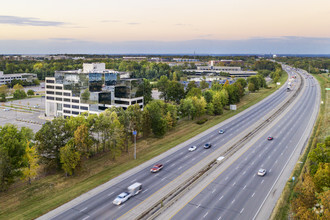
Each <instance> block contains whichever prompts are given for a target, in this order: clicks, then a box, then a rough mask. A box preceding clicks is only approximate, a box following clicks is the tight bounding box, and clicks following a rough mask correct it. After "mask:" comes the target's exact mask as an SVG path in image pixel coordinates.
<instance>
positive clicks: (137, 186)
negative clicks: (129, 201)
mask: <svg viewBox="0 0 330 220" xmlns="http://www.w3.org/2000/svg"><path fill="white" fill-rule="evenodd" d="M127 189H128V192H129V193H130V194H131V196H135V195H137V194H139V193H140V192H141V191H142V184H141V183H138V182H136V183H134V184H133V185H130V186H129V187H128V188H127Z"/></svg>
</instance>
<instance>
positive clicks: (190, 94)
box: [187, 88, 202, 98]
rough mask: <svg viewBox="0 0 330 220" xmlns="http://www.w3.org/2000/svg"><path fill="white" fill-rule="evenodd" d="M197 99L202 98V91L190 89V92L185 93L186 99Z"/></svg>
mask: <svg viewBox="0 0 330 220" xmlns="http://www.w3.org/2000/svg"><path fill="white" fill-rule="evenodd" d="M194 96H196V97H198V98H200V97H201V96H202V90H201V89H200V88H191V89H190V91H189V92H188V93H187V97H194Z"/></svg>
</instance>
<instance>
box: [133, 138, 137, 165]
mask: <svg viewBox="0 0 330 220" xmlns="http://www.w3.org/2000/svg"><path fill="white" fill-rule="evenodd" d="M136 134H137V131H133V135H134V160H136Z"/></svg>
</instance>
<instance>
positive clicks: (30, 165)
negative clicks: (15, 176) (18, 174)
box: [22, 141, 39, 184]
mask: <svg viewBox="0 0 330 220" xmlns="http://www.w3.org/2000/svg"><path fill="white" fill-rule="evenodd" d="M23 160H24V162H25V163H26V167H24V168H23V177H22V179H24V180H28V183H29V184H31V179H33V178H34V177H36V176H37V174H38V168H39V164H38V161H39V155H38V152H37V149H36V148H35V147H34V146H30V142H29V141H28V142H27V144H26V148H25V155H24V158H23Z"/></svg>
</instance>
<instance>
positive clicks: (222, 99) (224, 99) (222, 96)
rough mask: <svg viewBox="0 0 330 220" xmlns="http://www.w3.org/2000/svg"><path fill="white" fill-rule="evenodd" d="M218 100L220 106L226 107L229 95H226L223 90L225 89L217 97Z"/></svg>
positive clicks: (225, 91)
mask: <svg viewBox="0 0 330 220" xmlns="http://www.w3.org/2000/svg"><path fill="white" fill-rule="evenodd" d="M219 98H220V102H221V105H222V106H226V105H228V103H229V95H228V92H227V90H225V89H223V90H221V92H220V95H219Z"/></svg>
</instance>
